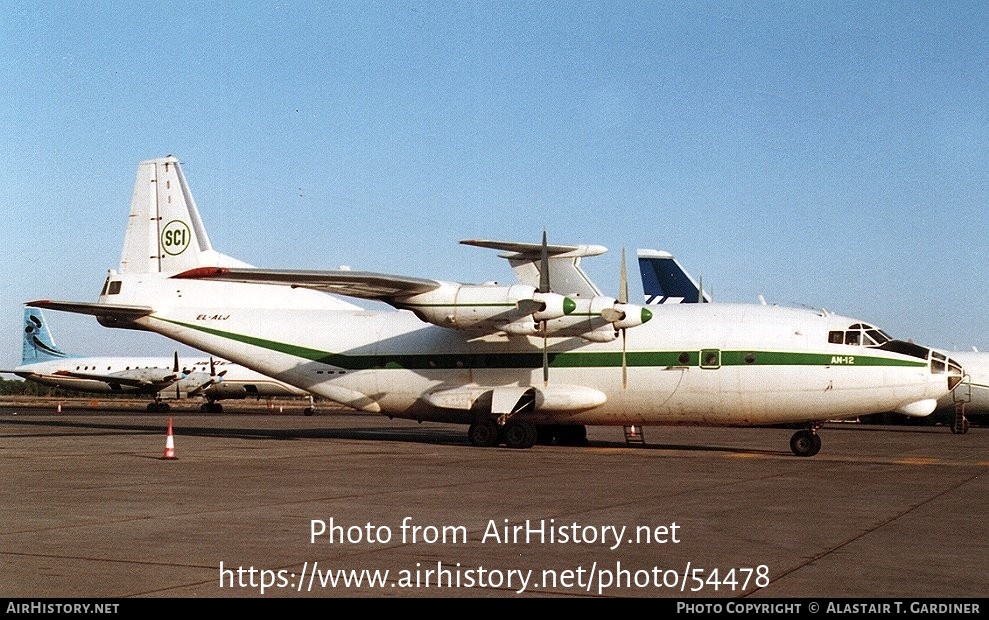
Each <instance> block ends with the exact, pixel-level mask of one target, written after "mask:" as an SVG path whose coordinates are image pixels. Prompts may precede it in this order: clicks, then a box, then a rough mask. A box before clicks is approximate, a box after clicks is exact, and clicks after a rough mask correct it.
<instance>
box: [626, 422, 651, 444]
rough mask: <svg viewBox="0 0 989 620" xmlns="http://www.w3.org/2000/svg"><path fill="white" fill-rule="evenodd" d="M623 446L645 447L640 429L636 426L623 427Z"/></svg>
mask: <svg viewBox="0 0 989 620" xmlns="http://www.w3.org/2000/svg"><path fill="white" fill-rule="evenodd" d="M625 444H626V445H629V446H631V445H639V446H644V445H646V439H645V437H643V436H642V427H641V426H637V425H632V426H626V427H625Z"/></svg>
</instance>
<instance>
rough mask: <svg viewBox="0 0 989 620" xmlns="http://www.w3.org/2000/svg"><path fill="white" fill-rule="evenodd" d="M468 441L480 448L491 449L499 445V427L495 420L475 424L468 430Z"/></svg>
mask: <svg viewBox="0 0 989 620" xmlns="http://www.w3.org/2000/svg"><path fill="white" fill-rule="evenodd" d="M467 439H468V440H470V443H471V445H473V446H477V447H479V448H491V447H494V446H497V445H498V425H497V424H495V423H494V421H493V420H484V421H481V422H474V423H473V424H471V425H470V428H468V429H467Z"/></svg>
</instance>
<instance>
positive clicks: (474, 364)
mask: <svg viewBox="0 0 989 620" xmlns="http://www.w3.org/2000/svg"><path fill="white" fill-rule="evenodd" d="M156 318H158V319H159V320H161V321H165V322H166V323H171V324H173V325H178V326H181V327H185V328H188V329H194V330H196V331H199V332H203V333H206V334H210V335H213V336H218V337H220V338H226V339H228V340H233V341H236V342H241V343H244V344H249V345H251V346H255V347H259V348H262V349H268V350H270V351H277V352H279V353H285V354H287V355H292V356H294V357H299V358H302V359H307V360H310V361H313V362H318V363H321V364H327V365H330V366H334V367H337V368H345V369H347V370H369V369H381V368H386V369H407V370H435V369H467V368H477V369H484V368H492V369H503V368H504V369H507V368H542V365H543V352H542V351H541V350H534V351H532V352H530V353H467V352H464V353H421V354H412V353H408V354H402V353H390V354H376V355H363V354H356V355H353V354H342V353H327V352H326V351H320V350H318V349H310V348H307V347H301V346H297V345H292V344H286V343H283V342H276V341H274V340H266V339H263V338H256V337H253V336H246V335H243V334H236V333H232V332H226V331H222V330H218V329H213V328H209V327H204V326H201V325H190V324H188V323H182V322H179V321H173V320H169V319H163V318H159V317H156ZM863 350H865V349H863ZM702 353H703V355H702ZM712 353H713V356H712ZM719 353H720V357H719V356H718V354H719ZM547 357H548V358H549V365H550V367H552V368H618V367H621V366H622V357H623V356H622V352H621V351H564V352H554V351H550V352H549V353H548V356H547ZM624 357H625V362H624V363H625V365H626V366H628V367H630V368H633V367H654V368H655V367H659V368H668V367H676V366H684V367H689V366H700V365H701V363H702V362H703V367H704V368H718V367H721V366H901V367H924V366H926V365H927V362H926V361H924V360H920V359H916V360H905V359H891V358H886V357H875V356H870V355H854V356H851V355H833V354H831V353H794V352H785V351H727V350H720V349H703V351H629V352H627V353H626V354H625V355H624ZM702 358H703V359H702Z"/></svg>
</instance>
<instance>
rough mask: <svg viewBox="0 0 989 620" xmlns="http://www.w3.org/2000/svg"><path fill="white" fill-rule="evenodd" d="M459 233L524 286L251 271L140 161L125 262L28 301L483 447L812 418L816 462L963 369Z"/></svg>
mask: <svg viewBox="0 0 989 620" xmlns="http://www.w3.org/2000/svg"><path fill="white" fill-rule="evenodd" d="M465 243H467V244H469V245H475V246H481V247H487V248H493V249H498V250H501V251H503V252H504V254H503V256H504V257H505V258H508V259H509V261H510V262H511V264H512V267H513V269H514V271H515V274H516V275H517V277H518V279H519V280H520V282H519V283H515V284H511V285H500V284H496V283H485V284H458V283H454V282H445V281H440V280H432V279H426V278H420V277H407V276H393V275H387V274H380V273H368V272H360V271H299V270H271V269H255V268H253V267H251V266H249V265H246V264H245V263H243V262H241V261H238V260H235V259H233V258H230V257H228V256H225V255H223V254H220V253H218V252H217V251H215V250H214V249H213V247H212V245H211V244H210V241H209V237H208V236H207V234H206V229H205V227H204V226H203V222H202V220H201V219H200V215H199V211H198V210H197V208H196V206H195V203H194V202H193V199H192V194H191V193H190V191H189V188H188V186H187V184H186V180H185V178H184V176H183V174H182V171H181V168H180V165H179V161H178V160H177V159H176V158H174V157H171V156H169V157H164V158H161V159H153V160H148V161H144V162H142V163H141V164H139V166H138V171H137V182H136V184H135V187H134V194H133V200H132V204H131V213H130V218H129V222H128V226H127V233H126V236H125V240H124V250H123V254H122V256H121V261H120V268H119V270H111V271H110V273H109V276H108V277H107V279H106V282H105V284H104V287H103V290H102V292H101V294H100V297H99V300H98V301H97V302H96V303H86V302H67V301H35V302H30V303H29V304H28V305H30V306H35V307H43V308H54V309H58V310H64V311H71V312H82V313H87V314H92V315H95V316H96V317H97V319H98V320H99V322H100V323H101V324H102V325H105V326H110V327H125V328H132V329H145V330H150V331H153V332H157V333H159V334H162V335H164V336H167V337H169V338H172V339H175V340H177V341H179V342H182V343H185V344H187V345H190V346H192V347H195V348H197V349H199V350H202V351H207V352H210V353H212V354H214V355H217V356H221V357H224V358H226V359H229V360H231V361H233V362H236V363H239V364H243V365H245V366H247V367H250V368H252V369H254V370H257V371H258V372H260V373H262V374H265V375H267V376H271V377H274V378H276V379H279V380H281V381H285V382H286V383H290V384H292V385H295V386H297V387H300V388H302V389H305V390H307V391H311V392H313V393H315V394H318V395H320V396H323V397H325V398H328V399H330V400H333V401H336V402H338V403H341V404H343V405H347V406H350V407H354V408H356V409H359V410H361V411H367V412H375V413H381V414H384V415H387V416H392V417H402V418H411V419H415V420H420V421H423V420H431V421H439V422H454V423H463V424H465V425H468V431H467V435H468V438H469V440H470V442H471V443H472V444H474V445H477V446H495V445H498V444H504V445H506V446H508V447H512V448H528V447H531V446H532V445H534V444H535V443H536V442H537V440H539V439H543V440H555V441H556V442H558V443H561V444H580V443H585V442H586V426H585V425H588V424H592V425H594V424H596V425H614V426H630V425H641V426H647V425H675V424H684V425H688V424H689V425H707V426H769V425H801V426H802V427H803V428H801V430H798V431H797V432H796V433H794V435H793V437H792V439H791V441H790V447H791V449H792V451H793V452H794V453H795V454H798V455H801V456H810V455H813V454H816V453H817V451H818V450H819V449H820V446H821V440H820V437H819V436H818V434H817V429H818V428H819V427H820V425H821V424H822V421H823V420H831V419H838V418H849V417H854V416H858V415H862V414H866V413H872V412H881V411H890V410H898V411H904V412H911V413H915V414H919V413H921V412H929V411H930V410H932V409H933V407H934V404H935V403H936V402H937V399H938V398H940V397H941V396H943V395H944V394H946V393H947V392H948V391H950V390H951V389H953V388H954V387H955V385H956V384H957V383H958V382H959V381H960V380H961V377H962V369H961V367H960V366H959V365H958V364H956V363H954V362H953V361H952V360H949V359H946V358H945V357H944V356H943V355H941V354H938V353H935V352H933V351H931V350H930V349H928V348H925V347H921V346H918V345H914V344H910V343H907V342H902V341H891V342H885V343H883V344H881V345H879V346H874V347H863V346H853V345H849V344H846V343H845V342H844V334H846V333H847V332H850V331H860V330H861V328H860V327H858V326H861V325H864V324H865V323H864V322H863V321H860V320H858V319H854V318H850V317H843V316H837V315H834V314H828V313H823V312H814V311H811V310H804V309H793V308H783V307H778V306H762V305H756V304H751V305H745V304H722V303H718V304H712V303H704V304H663V305H657V306H649V307H648V308H647V307H645V306H639V305H635V304H631V303H628V301H627V291H626V290H625V289H626V288H627V286H622V285H620V286H619V288H620V289H621V290H620V292H619V297H618V298H614V297H608V296H605V295H602V294H600V292H599V291H598V290H597V287H596V286H594V284H593V283H592V282H591V281H590V280H589V279H587V278H586V277H584V276H583V274H582V271H581V270H580V268H579V259H580V258H581V257H583V256H592V255H594V254H600V253H601V252H603V251H604V248H602V247H600V246H563V245H551V244H548V243H547V242H546V238H545V233H544V236H543V242H542V243H508V242H500V241H488V240H471V241H467V242H465ZM622 262H623V265H624V260H623V261H622ZM622 275H624V269H623V270H622ZM619 282H621V283H623V284H626V285H627V281H626V280H625V278H624V277H620V278H619ZM339 295H344V296H351V297H356V298H363V299H376V300H382V301H385V302H387V303H389V304H391V305H392V306H394V307H395V309H394V310H384V311H382V310H368V309H365V308H362V307H359V306H357V305H355V304H352V303H349V302H346V301H344V300H342V299H340V298H339V297H338V296H339ZM837 334H840V335H842V338H837V336H836V335H837Z"/></svg>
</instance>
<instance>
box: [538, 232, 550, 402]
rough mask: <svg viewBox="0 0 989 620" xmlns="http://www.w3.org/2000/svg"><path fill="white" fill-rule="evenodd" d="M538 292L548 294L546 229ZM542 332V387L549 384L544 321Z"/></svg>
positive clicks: (540, 259) (547, 345)
mask: <svg viewBox="0 0 989 620" xmlns="http://www.w3.org/2000/svg"><path fill="white" fill-rule="evenodd" d="M539 292H540V293H549V292H550V286H549V248H548V244H547V242H546V229H545V228H544V229H543V245H542V248H541V249H540V251H539ZM541 323H542V330H543V385H548V384H549V351H548V347H549V344H548V343H547V337H546V331H547V326H546V321H542V322H541Z"/></svg>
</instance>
